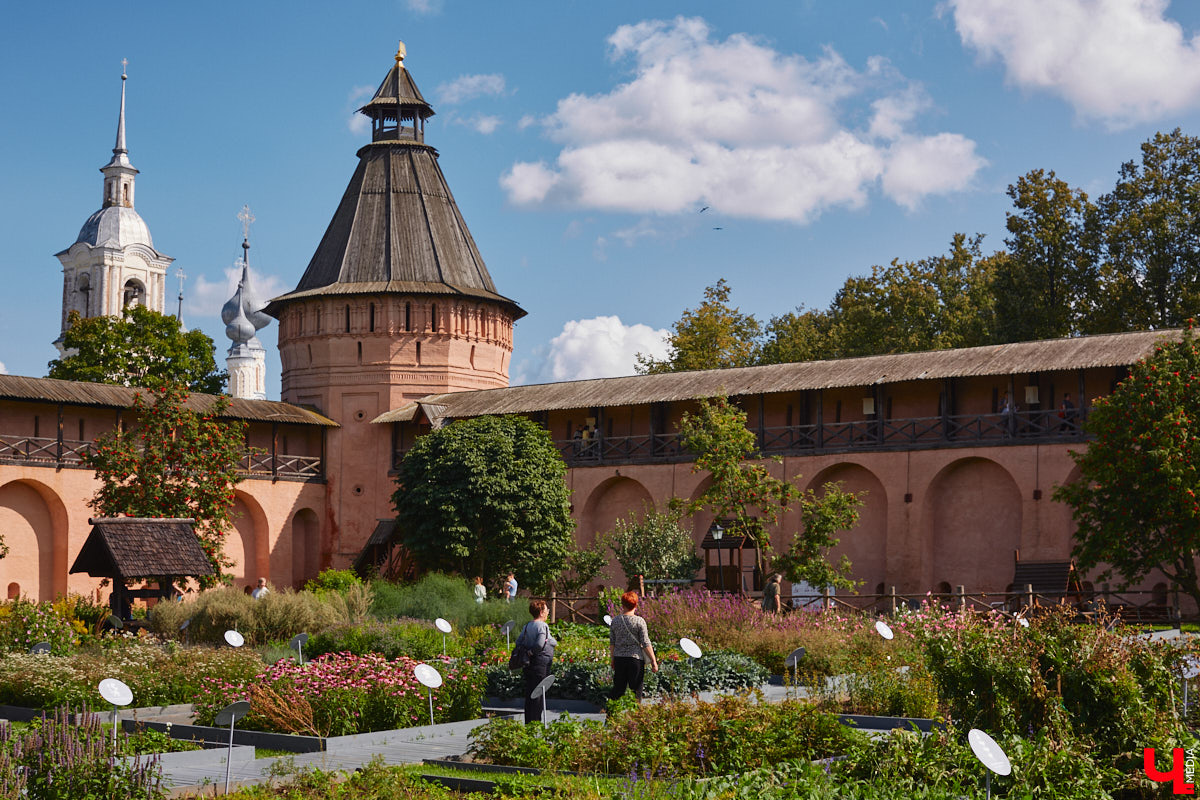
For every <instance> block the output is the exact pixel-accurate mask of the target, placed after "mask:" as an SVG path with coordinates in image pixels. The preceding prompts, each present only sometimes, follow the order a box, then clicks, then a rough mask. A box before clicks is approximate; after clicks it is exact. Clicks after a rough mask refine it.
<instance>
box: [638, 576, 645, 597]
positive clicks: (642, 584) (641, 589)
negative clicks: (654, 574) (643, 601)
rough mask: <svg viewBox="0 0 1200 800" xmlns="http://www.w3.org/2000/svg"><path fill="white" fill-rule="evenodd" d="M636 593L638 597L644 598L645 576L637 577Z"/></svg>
mask: <svg viewBox="0 0 1200 800" xmlns="http://www.w3.org/2000/svg"><path fill="white" fill-rule="evenodd" d="M637 591H638V597H645V596H646V576H645V575H638V576H637Z"/></svg>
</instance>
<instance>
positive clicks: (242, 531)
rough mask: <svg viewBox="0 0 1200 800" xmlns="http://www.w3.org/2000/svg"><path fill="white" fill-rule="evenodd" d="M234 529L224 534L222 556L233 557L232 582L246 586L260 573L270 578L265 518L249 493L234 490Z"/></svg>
mask: <svg viewBox="0 0 1200 800" xmlns="http://www.w3.org/2000/svg"><path fill="white" fill-rule="evenodd" d="M232 516H233V530H231V531H230V532H229V533H228V534H227V535H226V536H225V557H226V558H228V559H230V560H231V561H233V566H232V567H230V568H229V569H230V572H231V573H232V575H233V585H234V586H249V585H252V584H254V583H255V582H256V581H257V580H258V579H259V578H260V577H264V578H268V579H269V578H270V577H271V576H270V575H268V574H267V572H266V569H267V565H268V563H269V562H268V560H267V552H266V550H267V544H268V539H269V537H268V535H267V519H266V515H265V514H264V513H263V510H262V506H260V505H259V504H258V501H257V500H255V499H254V498H253V497H251V496H250V495H248V494H244V493H242V492H240V491H239V492H236V493H235V494H234V500H233V514H232Z"/></svg>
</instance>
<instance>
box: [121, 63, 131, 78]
mask: <svg viewBox="0 0 1200 800" xmlns="http://www.w3.org/2000/svg"><path fill="white" fill-rule="evenodd" d="M127 66H129V59H128V58H122V59H121V80H124V79H125V77H126V76H125V67H127Z"/></svg>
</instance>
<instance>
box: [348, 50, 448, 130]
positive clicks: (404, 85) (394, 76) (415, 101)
mask: <svg viewBox="0 0 1200 800" xmlns="http://www.w3.org/2000/svg"><path fill="white" fill-rule="evenodd" d="M401 105H405V106H419V107H420V109H419V110H420V111H421V112H423V113H422V114H421V116H423V117H432V116H433V115H434V110H433V107H432V106H431V105H429V103H427V102H426V101H425V96H424V95H422V94H421V90H420V89H418V88H417V82H416V81H414V80H413V77H412V75H411V74H410V73H409V71H408V70H407V69H405V67H404V64H403V62H400V61H397V62H396V64H395V65H394V66H393V67H392V68H391V69H390V70H388V74H387V75H385V76H384V78H383V81H382V82H381V83H380V84H379V88H378V89H376V90H375V95H374V96H373V97H372V98H371V99H370V100H369V101H367V104H366V105H365V106H363V107H362V108H360V109H359V111H361V112H362V113H364V114H368V115H370V114H371V113H372V112H373V111H375V110H376V109H380V110H382V109H387V110H389V111H392V109H393V108H395V107H397V106H401ZM392 113H395V112H394V111H392Z"/></svg>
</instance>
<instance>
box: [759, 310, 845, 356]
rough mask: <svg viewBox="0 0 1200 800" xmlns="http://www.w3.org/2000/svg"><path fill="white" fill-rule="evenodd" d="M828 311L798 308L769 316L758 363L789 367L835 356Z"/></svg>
mask: <svg viewBox="0 0 1200 800" xmlns="http://www.w3.org/2000/svg"><path fill="white" fill-rule="evenodd" d="M832 327H833V319H832V318H831V317H830V315H829V312H827V311H819V310H816V309H805V308H804V307H800V308H797V309H796V310H795V311H789V312H787V313H786V314H780V315H779V316H777V317H771V321H770V322H768V323H767V326H766V330H765V331H764V336H763V342H762V347H761V348H760V350H759V358H758V363H759V364H790V363H793V362H796V361H820V360H822V359H827V358H834V357H835V353H836V350H835V346H834V342H833V339H832V331H831V329H832Z"/></svg>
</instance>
